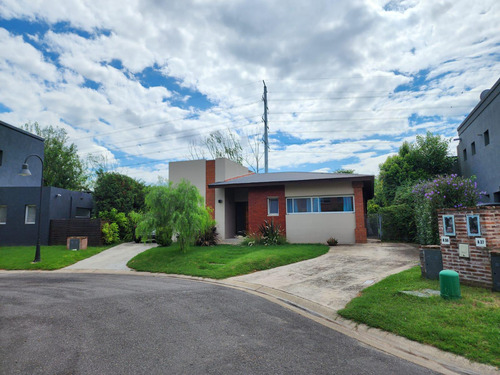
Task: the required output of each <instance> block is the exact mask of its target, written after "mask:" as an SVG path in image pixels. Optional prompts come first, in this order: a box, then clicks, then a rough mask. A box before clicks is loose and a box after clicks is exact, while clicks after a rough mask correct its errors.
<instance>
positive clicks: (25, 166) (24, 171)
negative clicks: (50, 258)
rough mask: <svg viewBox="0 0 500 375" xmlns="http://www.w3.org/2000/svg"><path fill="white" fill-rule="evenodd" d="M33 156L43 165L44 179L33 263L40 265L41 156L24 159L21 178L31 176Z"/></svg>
mask: <svg viewBox="0 0 500 375" xmlns="http://www.w3.org/2000/svg"><path fill="white" fill-rule="evenodd" d="M32 156H35V157H36V158H38V160H40V163H41V164H42V177H41V179H40V200H39V203H38V210H37V217H38V218H37V227H38V229H37V235H36V251H35V259H34V260H33V263H38V262H40V224H41V217H42V191H43V160H42V158H41V157H40V156H38V155H37V154H32V155H28V156H27V157H26V159H24V163H23V165H22V166H21V171H20V172H19V174H20V175H21V176H31V171H30V169H29V167H28V159H29V158H30V157H32Z"/></svg>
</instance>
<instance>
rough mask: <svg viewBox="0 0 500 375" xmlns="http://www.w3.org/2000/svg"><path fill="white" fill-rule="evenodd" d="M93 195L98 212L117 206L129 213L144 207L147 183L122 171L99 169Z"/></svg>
mask: <svg viewBox="0 0 500 375" xmlns="http://www.w3.org/2000/svg"><path fill="white" fill-rule="evenodd" d="M93 195H94V201H95V208H96V211H97V213H99V212H102V211H111V209H113V208H115V209H116V210H117V211H118V212H123V213H125V214H128V213H129V212H130V211H141V210H142V208H143V207H144V195H145V185H144V183H143V182H140V181H137V180H135V179H133V178H132V177H129V176H125V175H123V174H120V173H115V172H102V171H99V172H97V180H96V182H95V187H94V193H93Z"/></svg>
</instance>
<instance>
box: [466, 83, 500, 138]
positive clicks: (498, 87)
mask: <svg viewBox="0 0 500 375" xmlns="http://www.w3.org/2000/svg"><path fill="white" fill-rule="evenodd" d="M485 91H486V90H485ZM487 91H488V92H487V93H486V95H485V96H484V98H483V99H481V100H480V101H479V103H477V104H476V106H475V107H474V108H473V109H472V111H471V112H470V113H469V114H468V115H467V117H466V118H465V119H464V120H463V121H462V123H461V124H460V125H459V126H458V128H457V132H458V134H459V135H460V134H461V133H463V132H464V131H465V129H466V128H467V127H468V125H469V123H470V122H471V120H472V118H473V117H475V116H478V115H479V114H480V113H481V112H482V111H483V110H484V108H486V107H487V106H488V105H489V104H490V103H491V102H492V100H493V99H494V96H495V97H496V96H497V95H498V94H499V93H500V78H499V79H498V81H496V82H495V84H494V85H493V86H491V89H487ZM483 92H484V91H483ZM493 95H494V96H493Z"/></svg>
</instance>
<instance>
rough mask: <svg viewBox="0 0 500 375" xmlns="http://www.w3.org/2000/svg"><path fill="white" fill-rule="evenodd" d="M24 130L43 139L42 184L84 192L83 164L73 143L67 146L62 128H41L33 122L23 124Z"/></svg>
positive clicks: (85, 173) (85, 175)
mask: <svg viewBox="0 0 500 375" xmlns="http://www.w3.org/2000/svg"><path fill="white" fill-rule="evenodd" d="M24 129H25V130H26V131H29V132H31V133H34V134H36V135H38V136H40V137H42V138H44V139H45V142H44V162H43V184H44V186H55V187H59V188H63V189H69V190H85V189H86V188H87V183H88V173H87V170H86V168H85V163H84V162H82V160H81V159H80V158H79V156H78V154H77V151H78V149H77V147H76V145H75V144H74V143H71V144H68V135H67V133H66V131H65V130H64V129H62V128H58V127H53V126H52V125H51V126H48V127H45V128H41V127H40V125H39V124H38V123H37V122H35V123H33V124H25V125H24Z"/></svg>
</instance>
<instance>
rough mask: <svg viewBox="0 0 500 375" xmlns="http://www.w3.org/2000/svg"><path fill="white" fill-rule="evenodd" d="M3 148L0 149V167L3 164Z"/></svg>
mask: <svg viewBox="0 0 500 375" xmlns="http://www.w3.org/2000/svg"><path fill="white" fill-rule="evenodd" d="M2 160H3V150H0V167H1V166H2Z"/></svg>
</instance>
